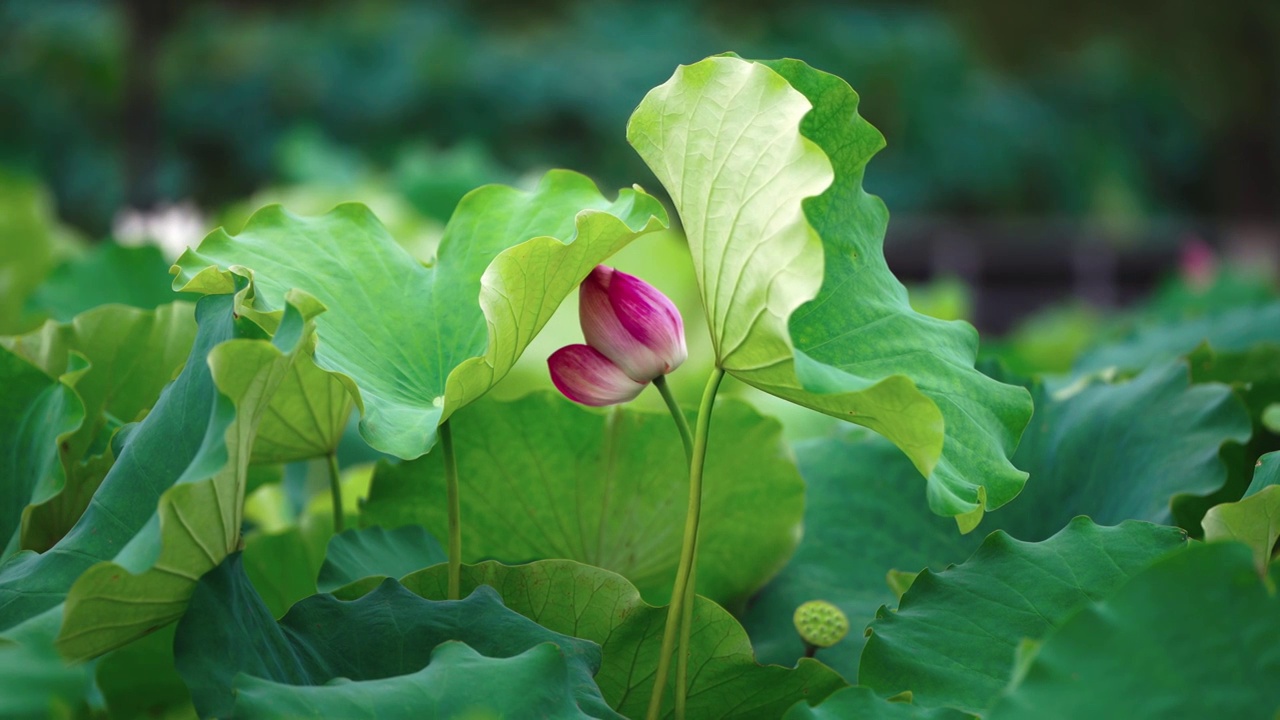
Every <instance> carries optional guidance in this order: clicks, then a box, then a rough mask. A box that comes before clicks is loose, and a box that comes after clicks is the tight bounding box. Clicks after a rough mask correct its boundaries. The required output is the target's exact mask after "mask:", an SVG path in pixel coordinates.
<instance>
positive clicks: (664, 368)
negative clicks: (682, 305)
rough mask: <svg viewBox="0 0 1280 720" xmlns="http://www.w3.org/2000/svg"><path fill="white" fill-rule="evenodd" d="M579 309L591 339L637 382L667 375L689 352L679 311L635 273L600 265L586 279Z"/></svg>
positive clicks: (584, 332)
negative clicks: (629, 273) (631, 273)
mask: <svg viewBox="0 0 1280 720" xmlns="http://www.w3.org/2000/svg"><path fill="white" fill-rule="evenodd" d="M578 314H579V319H580V321H581V323H582V334H583V336H584V337H585V338H586V339H587V344H588V345H590V346H591V347H593V348H595V349H597V350H599V351H600V352H601V353H603V354H604V355H605V357H607V358H609V359H610V360H612V361H613V362H614V364H615V365H617V366H618V367H620V368H622V370H623V372H625V373H626V374H627V377H629V378H631V379H632V380H634V381H636V382H638V383H648V382H650V381H652V380H653V379H654V378H656V377H658V376H659V375H666V374H667V373H669V372H671V371H672V370H675V369H676V368H677V367H679V366H680V363H683V362H684V361H685V358H687V357H688V356H689V352H688V350H687V349H686V347H685V341H684V321H683V320H682V319H681V318H680V311H679V310H677V309H676V306H675V304H674V303H672V302H671V300H670V299H668V298H667V296H666V295H663V294H662V293H661V292H659V291H658V289H657V288H655V287H653V286H652V285H650V284H649V283H647V282H645V281H643V280H641V279H640V278H637V277H635V276H633V275H628V274H626V273H624V272H619V271H617V270H614V269H613V268H610V267H605V266H604V265H597V266H596V269H595V270H592V271H591V274H590V275H588V276H587V279H586V280H583V281H582V287H581V288H580V289H579V292H578Z"/></svg>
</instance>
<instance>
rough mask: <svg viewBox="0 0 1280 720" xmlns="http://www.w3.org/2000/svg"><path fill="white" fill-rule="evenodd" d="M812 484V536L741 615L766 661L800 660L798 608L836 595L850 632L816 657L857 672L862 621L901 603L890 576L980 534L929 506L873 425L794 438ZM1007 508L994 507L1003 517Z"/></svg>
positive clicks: (808, 525) (908, 468) (971, 543)
mask: <svg viewBox="0 0 1280 720" xmlns="http://www.w3.org/2000/svg"><path fill="white" fill-rule="evenodd" d="M796 455H797V458H798V460H799V465H800V471H801V473H802V474H803V475H804V479H805V484H806V485H807V489H806V492H805V517H804V528H805V532H804V539H803V540H802V541H801V542H800V546H799V547H798V548H797V549H796V554H795V556H794V557H793V558H792V559H791V562H790V563H788V565H787V567H786V568H785V569H784V570H783V571H782V573H781V574H779V575H778V577H777V578H775V579H774V580H773V581H772V582H771V583H769V585H767V586H766V587H765V589H764V590H762V591H761V592H760V594H758V595H757V596H756V597H755V599H754V600H753V601H752V604H751V607H750V609H749V611H748V612H747V614H746V616H745V617H744V618H743V624H744V625H745V626H746V628H747V631H748V632H750V633H751V641H752V644H753V645H754V646H755V648H756V653H757V654H758V655H759V657H760V660H761V661H763V662H776V663H786V664H790V663H794V662H795V661H796V660H797V659H799V658H800V656H801V655H803V654H804V644H803V642H802V641H801V640H800V636H799V635H797V634H796V631H795V627H794V626H793V624H792V620H791V616H792V614H793V613H794V612H795V610H796V608H797V607H799V606H800V604H801V603H804V602H806V601H809V600H826V601H828V602H832V603H835V604H836V605H837V606H839V607H840V609H841V610H843V611H844V613H845V615H846V616H848V618H849V622H850V632H849V635H848V636H847V637H845V639H844V640H842V641H841V642H839V643H837V644H836V645H834V646H832V647H829V648H823V649H821V650H819V651H818V653H817V655H816V657H817V658H818V659H819V660H821V661H822V662H824V663H826V664H828V665H830V666H831V667H833V668H835V669H836V670H838V671H840V673H841V674H843V675H844V676H845V677H846V678H849V679H850V680H852V679H854V678H857V677H858V658H859V656H860V655H861V654H862V645H863V643H864V642H865V639H864V637H863V634H862V629H863V628H864V627H866V625H867V624H869V623H870V622H871V620H872V619H873V618H874V617H875V614H876V610H877V609H878V608H880V606H881V605H891V604H893V603H894V602H895V597H894V593H893V590H892V589H891V587H890V586H889V584H888V582H887V579H886V575H887V574H888V572H889V571H890V570H893V569H897V570H903V571H907V572H915V571H917V570H920V569H921V568H925V567H933V568H936V569H942V568H944V567H946V566H947V564H948V563H950V562H959V561H960V560H963V559H964V558H965V557H966V556H967V555H968V554H969V553H970V552H972V551H973V549H974V548H976V547H977V546H978V544H979V543H980V542H981V538H979V537H975V536H973V535H961V534H960V533H959V532H958V531H957V530H956V525H955V523H954V522H952V521H950V520H947V519H944V518H941V517H938V516H936V515H933V514H932V513H929V512H928V511H927V509H926V507H925V500H924V493H923V492H922V488H921V487H920V481H919V480H918V473H917V472H916V470H915V468H914V467H913V466H912V465H911V462H910V460H908V459H907V458H906V456H904V455H903V454H902V452H901V451H899V450H898V449H897V448H895V447H894V446H893V445H891V444H890V443H889V442H887V441H885V440H883V439H881V438H878V437H874V436H871V435H869V434H868V433H865V432H859V433H848V434H846V435H844V436H841V437H837V438H829V439H822V440H810V441H806V442H803V443H800V444H798V445H797V446H796ZM1001 514H1003V513H1000V514H997V515H993V516H992V517H993V518H997V519H998V518H999V516H1000V515H1001Z"/></svg>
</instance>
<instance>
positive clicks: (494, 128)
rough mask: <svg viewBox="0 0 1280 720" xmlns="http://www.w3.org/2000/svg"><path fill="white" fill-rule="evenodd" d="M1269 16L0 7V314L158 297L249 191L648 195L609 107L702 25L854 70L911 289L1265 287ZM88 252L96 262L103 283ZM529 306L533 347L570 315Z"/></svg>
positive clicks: (957, 313) (679, 284) (408, 218)
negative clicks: (536, 185)
mask: <svg viewBox="0 0 1280 720" xmlns="http://www.w3.org/2000/svg"><path fill="white" fill-rule="evenodd" d="M1277 38H1280V3H1276V2H1274V1H1272V0H1236V1H1234V2H1231V3H1212V4H1211V3H1204V2H1200V1H1198V0H1167V1H1164V2H1136V3H1111V2H1105V1H1104V0H1081V2H1076V3H1072V4H1070V5H1065V4H1058V6H1057V7H1049V6H1042V5H1041V4H1027V3H1021V2H1016V1H1015V0H976V1H975V2H960V1H959V0H937V1H935V2H908V3H875V2H859V3H836V2H818V1H814V0H794V1H792V2H787V3H767V2H760V1H755V2H752V1H742V0H735V1H732V2H731V1H728V0H700V1H697V2H663V1H657V2H638V1H637V2H621V1H603V2H592V1H586V0H556V1H553V2H545V3H516V2H509V1H506V0H483V1H478V2H470V3H466V2H448V1H441V2H433V3H410V2H386V1H384V2H369V3H338V2H305V3H304V2H251V1H248V0H240V1H237V2H187V3H164V2H156V1H151V0H145V1H144V0H134V1H125V0H121V1H119V2H111V1H108V0H62V1H60V2H46V1H42V0H4V1H3V2H0V108H2V110H0V263H3V264H2V265H0V333H13V332H18V331H23V330H28V329H30V328H31V327H33V326H35V325H36V324H38V323H39V322H40V320H42V319H43V318H47V317H56V318H61V319H69V317H70V316H71V315H73V314H74V312H76V311H77V310H78V309H83V308H84V307H89V306H91V305H90V302H102V301H106V300H112V299H114V300H121V299H123V300H124V301H127V302H132V303H134V304H140V305H146V304H148V303H153V304H154V302H159V301H162V300H163V299H165V298H166V297H167V296H166V295H164V293H166V292H167V290H166V289H165V281H166V278H167V276H166V275H164V268H165V267H166V264H167V259H171V258H172V257H174V256H176V254H177V252H178V251H179V250H180V248H181V247H183V246H185V245H186V244H189V243H191V244H194V243H195V242H197V241H198V240H199V238H200V237H202V236H203V235H204V234H205V233H207V232H208V231H209V230H211V229H213V228H214V227H216V226H217V225H220V224H225V225H227V226H228V227H229V229H231V230H232V231H235V230H237V229H238V228H239V225H240V224H241V223H243V221H244V219H245V218H246V217H247V216H248V214H249V213H250V212H252V211H253V210H254V209H256V208H257V207H260V206H261V205H263V204H266V203H267V202H272V201H280V202H284V203H285V204H286V205H287V206H288V207H290V208H291V209H293V210H294V211H296V212H303V213H320V212H324V211H325V210H327V209H328V208H329V207H331V206H332V205H334V204H336V203H337V202H340V201H345V200H358V201H361V202H365V203H367V204H369V205H370V206H371V207H373V209H374V210H375V212H376V213H377V214H378V215H379V217H381V218H382V219H383V221H384V222H385V223H386V224H387V225H388V226H389V227H390V228H391V230H392V232H393V234H395V236H396V237H397V238H398V239H400V240H401V242H403V243H404V244H405V245H406V246H407V247H409V248H411V250H413V251H414V252H415V253H417V254H418V255H419V256H420V257H423V258H424V259H425V258H428V257H429V256H430V254H431V252H432V248H433V245H434V242H435V239H436V238H437V237H438V235H439V232H440V230H441V228H442V227H443V223H445V222H446V221H447V219H448V217H449V214H450V212H451V210H452V208H453V206H454V204H455V203H456V202H457V200H458V198H460V197H461V195H462V194H463V193H465V192H466V191H467V190H469V189H471V188H473V187H475V186H477V185H479V184H482V183H487V182H508V183H515V184H524V183H527V182H528V179H529V178H531V177H536V176H537V175H538V174H539V173H540V172H541V171H542V170H544V169H546V168H548V167H555V166H559V167H569V168H573V169H576V170H580V171H582V172H586V173H588V174H590V175H592V176H593V177H595V178H597V179H598V180H599V181H600V183H601V184H602V186H604V187H606V188H617V187H624V186H627V185H629V184H631V183H633V182H639V183H640V184H642V185H644V186H645V187H647V188H648V189H650V190H652V191H660V190H661V188H659V187H658V185H657V183H656V181H654V179H653V178H652V176H651V175H650V174H649V172H648V171H647V169H646V168H645V167H644V166H643V164H642V163H641V161H640V160H639V158H638V156H636V154H635V153H634V152H633V151H632V150H631V149H630V147H629V146H628V145H627V144H626V142H625V140H624V128H625V124H626V121H627V118H628V116H629V115H630V113H631V111H632V109H633V108H634V106H635V105H636V103H637V102H638V101H639V100H640V98H641V97H643V95H644V94H645V92H646V91H647V90H648V89H650V88H651V87H653V86H655V85H657V84H659V83H661V82H663V81H664V80H665V79H666V78H667V77H668V76H669V75H670V74H671V72H672V71H673V69H674V68H675V66H676V65H677V64H679V63H686V62H692V61H696V60H698V59H700V58H702V57H704V56H706V55H709V54H714V53H718V52H723V51H726V50H733V51H736V52H738V53H740V54H742V55H744V56H748V57H752V56H755V57H778V56H792V57H799V58H802V59H804V60H806V61H807V62H809V63H810V64H812V65H814V66H815V67H818V68H821V69H824V70H826V71H829V72H832V73H834V74H837V75H839V76H841V77H843V78H845V79H846V80H848V81H849V82H850V83H851V84H852V85H853V86H854V88H855V89H857V90H858V91H859V92H860V93H861V94H862V98H863V103H862V112H863V113H864V114H865V115H866V116H867V117H868V118H869V119H870V120H871V121H872V122H873V124H875V125H876V126H877V127H878V128H879V129H880V130H881V131H882V132H883V133H884V134H885V136H886V138H887V141H888V147H887V149H885V150H884V151H883V152H882V153H881V154H880V155H879V156H878V157H877V158H876V159H875V160H874V161H873V162H872V164H871V166H870V169H869V173H868V176H867V181H866V184H867V187H868V188H869V189H870V190H871V191H872V192H875V193H877V194H879V195H881V196H882V197H884V199H885V201H886V202H887V203H888V205H889V208H890V210H891V211H892V213H893V214H894V220H893V222H892V223H891V226H890V232H889V237H888V239H887V242H886V254H887V256H888V258H889V261H890V265H891V267H893V268H894V270H895V272H896V273H897V274H898V275H899V277H901V278H902V279H903V280H904V281H906V282H907V283H908V284H909V285H912V286H913V287H914V288H915V289H916V294H915V295H914V297H915V298H916V300H917V302H918V304H920V305H921V307H922V308H923V309H926V310H927V311H929V312H933V313H935V314H939V315H942V316H946V317H962V318H966V319H969V320H970V321H972V322H974V323H975V324H976V325H977V326H978V327H979V329H980V330H981V331H982V332H983V333H984V338H988V339H991V338H994V337H995V336H996V335H1008V339H1007V340H1006V341H1005V343H1006V346H1007V344H1008V343H1016V342H1018V338H1019V337H1022V335H1019V333H1022V334H1023V335H1025V333H1026V332H1028V330H1027V329H1026V328H1027V327H1031V328H1033V329H1037V328H1038V330H1037V332H1039V333H1040V336H1043V337H1048V338H1054V339H1055V341H1056V342H1059V343H1064V344H1066V345H1070V344H1071V343H1072V342H1076V344H1077V345H1078V344H1080V343H1081V342H1083V341H1084V339H1087V338H1088V337H1089V336H1090V335H1091V334H1096V332H1097V324H1098V322H1099V320H1098V317H1099V315H1098V314H1099V312H1100V311H1105V310H1107V309H1113V308H1116V307H1123V306H1128V305H1130V304H1132V303H1133V302H1134V301H1135V300H1136V299H1137V298H1141V297H1145V296H1147V295H1149V294H1150V293H1151V292H1152V291H1154V290H1155V289H1156V288H1158V287H1159V286H1160V283H1161V282H1163V281H1164V279H1165V278H1169V277H1182V278H1183V280H1184V281H1187V282H1190V283H1191V285H1190V286H1195V287H1208V286H1210V285H1215V283H1216V286H1222V287H1224V288H1226V289H1224V290H1220V292H1222V293H1228V294H1230V293H1236V294H1239V295H1242V296H1245V297H1253V295H1254V294H1256V293H1255V290H1254V289H1256V288H1259V287H1262V288H1269V287H1271V286H1272V283H1273V280H1272V278H1273V277H1274V274H1275V268H1276V265H1277V261H1278V255H1280V249H1278V248H1280V231H1278V230H1277V225H1278V224H1277V208H1278V207H1280V42H1277ZM113 237H114V238H116V239H117V240H119V241H120V242H122V243H127V244H136V243H138V242H140V241H146V240H155V241H158V242H159V244H160V245H161V246H162V247H163V249H162V250H159V251H156V250H136V251H134V250H130V251H128V252H126V251H124V250H123V249H121V248H118V247H116V246H115V245H114V244H111V243H107V244H104V243H103V242H102V241H104V240H108V239H110V238H113ZM681 253H682V249H681V241H680V237H679V234H678V231H677V232H673V233H672V234H671V235H670V236H667V237H665V238H659V239H657V240H653V241H651V242H649V243H647V244H645V245H643V246H642V247H639V248H635V249H633V251H630V252H629V253H628V254H627V255H624V257H623V258H622V259H621V260H619V263H620V264H621V265H623V266H627V267H630V268H631V269H633V270H636V271H643V272H647V273H648V276H649V277H650V279H652V280H654V281H655V282H657V283H658V284H659V285H666V288H665V289H667V290H668V291H669V292H671V294H672V295H673V296H676V297H678V298H680V299H681V301H682V305H683V307H684V308H685V312H686V316H687V317H694V318H696V317H698V316H700V314H701V313H700V311H699V309H698V308H697V295H696V289H695V288H694V287H693V285H692V281H691V275H690V274H689V272H688V271H687V266H686V264H685V262H684V259H683V256H682V254H681ZM1233 265H1234V266H1235V267H1237V268H1242V269H1239V270H1230V268H1231V267H1232V266H1233ZM95 267H96V268H99V269H101V268H124V269H123V270H119V271H118V272H116V271H113V272H114V274H113V275H112V277H115V278H116V281H115V282H114V286H115V289H114V290H112V289H111V288H110V287H107V288H103V287H96V286H94V285H95V283H93V282H90V281H87V280H86V278H91V277H100V276H101V274H100V273H99V274H97V275H95V273H94V271H93V268H95ZM1224 268H1225V270H1224ZM1223 272H1226V273H1227V275H1226V277H1227V278H1228V280H1226V281H1222V282H1218V280H1220V279H1221V278H1220V276H1221V275H1222V273H1223ZM153 278H158V279H156V280H153ZM925 285H927V287H925ZM86 286H94V287H86ZM1190 286H1189V287H1190ZM1251 288H1254V289H1251ZM73 289H74V291H75V292H86V293H90V294H91V295H92V297H90V298H86V299H83V300H76V299H75V297H74V295H75V292H73V291H72V290H73ZM113 292H115V293H116V294H115V295H113V294H112V293H113ZM1257 292H1261V293H1263V294H1265V293H1266V292H1269V291H1264V290H1258V291H1257ZM33 293H34V295H33ZM93 293H96V294H93ZM120 293H123V295H120ZM1193 296H1195V293H1191V295H1189V296H1188V297H1193ZM1193 299H1194V298H1193ZM1189 302H1190V305H1188V307H1193V306H1194V305H1195V302H1194V301H1189ZM1063 303H1065V305H1064V304H1063ZM1045 308H1048V309H1047V310H1046V309H1045ZM1193 309H1194V308H1193ZM1041 310H1043V311H1044V312H1043V313H1041V314H1039V315H1037V314H1035V313H1037V311H1041ZM568 312H571V309H570V310H566V313H568ZM562 315H565V313H562ZM558 323H559V324H556V325H553V327H552V332H550V333H549V334H548V335H549V338H548V340H547V343H548V344H549V347H550V348H554V347H555V346H556V345H557V344H563V342H564V341H566V338H567V337H569V336H571V335H572V334H573V332H574V331H575V330H576V328H574V326H573V323H572V322H570V321H558ZM1010 333H1012V334H1010ZM1073 338H1075V340H1073ZM543 350H546V348H535V349H534V351H535V352H541V351H543ZM1036 352H1041V353H1044V354H1045V358H1047V359H1049V360H1056V363H1055V364H1057V365H1061V364H1063V362H1064V361H1065V362H1066V364H1067V365H1068V366H1069V364H1070V357H1069V356H1065V355H1063V354H1062V352H1063V351H1062V350H1061V349H1051V350H1048V351H1045V350H1043V349H1038V350H1036ZM531 354H532V353H531ZM1064 359H1065V360H1064ZM539 360H540V358H539Z"/></svg>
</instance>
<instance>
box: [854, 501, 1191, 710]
mask: <svg viewBox="0 0 1280 720" xmlns="http://www.w3.org/2000/svg"><path fill="white" fill-rule="evenodd" d="M1185 545H1186V533H1184V532H1183V531H1182V530H1180V529H1178V528H1171V527H1164V526H1161V525H1152V524H1150V523H1142V522H1132V521H1130V522H1125V523H1121V524H1120V525H1118V526H1116V527H1102V526H1099V525H1095V524H1094V523H1093V522H1092V521H1090V520H1089V519H1088V518H1083V517H1082V518H1077V519H1075V520H1073V521H1072V522H1071V524H1070V525H1068V526H1067V527H1066V528H1065V529H1063V530H1062V532H1059V533H1058V534H1057V535H1054V536H1053V537H1051V538H1049V539H1048V540H1044V541H1042V542H1038V543H1027V542H1021V541H1018V540H1014V539H1013V538H1011V537H1010V536H1009V535H1007V534H1006V533H1004V532H1001V531H996V532H994V533H991V534H990V535H989V536H987V539H986V540H985V541H984V542H983V543H982V547H980V548H978V551H977V552H975V553H974V554H973V556H972V557H970V558H969V559H968V560H967V561H965V562H964V563H963V564H961V565H958V566H956V567H953V568H950V569H948V570H945V571H943V572H938V573H935V572H932V571H930V570H925V571H924V572H922V573H920V576H919V577H917V578H916V580H915V582H914V583H912V585H911V588H910V589H909V590H907V592H906V594H905V595H903V597H902V602H901V603H900V604H899V605H898V608H897V610H896V611H891V610H890V609H888V608H884V607H882V608H881V609H880V612H879V614H878V615H877V616H876V620H875V622H874V623H872V624H871V627H870V628H868V630H867V633H868V639H867V644H866V649H865V650H863V653H862V663H861V669H860V670H859V673H858V681H859V682H860V683H861V684H862V685H866V686H867V687H870V688H872V689H873V690H875V691H876V693H878V694H880V695H883V696H888V695H896V694H898V693H902V692H910V693H911V696H912V698H913V699H914V702H916V703H919V704H921V705H925V706H929V707H938V706H946V707H953V708H958V709H960V710H965V711H967V712H970V713H975V714H981V713H982V712H983V711H985V710H986V709H987V708H989V707H990V706H991V704H992V703H993V702H994V701H995V699H996V697H997V696H998V695H999V694H1000V691H1001V690H1003V689H1004V687H1005V685H1007V684H1008V682H1009V680H1010V676H1011V673H1012V670H1013V667H1014V658H1015V655H1016V654H1017V649H1018V646H1019V644H1020V643H1021V642H1022V641H1023V640H1024V639H1028V638H1029V639H1031V640H1040V639H1042V638H1044V637H1045V636H1046V635H1047V634H1049V632H1050V631H1051V630H1052V629H1053V628H1055V627H1058V626H1059V625H1061V624H1062V623H1063V622H1064V621H1065V620H1067V618H1069V617H1070V616H1071V615H1072V614H1073V613H1074V612H1075V611H1077V610H1078V609H1080V608H1081V607H1084V606H1087V605H1088V604H1089V603H1090V602H1091V601H1094V600H1097V599H1100V598H1103V597H1106V596H1107V595H1109V594H1111V593H1112V592H1113V591H1115V590H1116V588H1118V587H1120V586H1121V585H1123V584H1124V583H1125V582H1126V581H1127V580H1129V578H1131V577H1132V576H1134V575H1135V574H1137V573H1138V572H1139V571H1141V570H1143V569H1144V568H1146V567H1147V566H1148V565H1150V564H1151V563H1152V562H1154V561H1155V560H1156V559H1157V558H1159V557H1161V556H1163V555H1165V554H1167V553H1169V552H1171V551H1173V550H1176V549H1179V548H1182V547H1184V546H1185Z"/></svg>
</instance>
